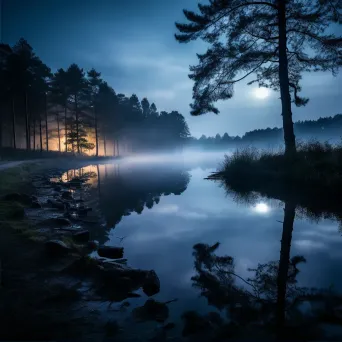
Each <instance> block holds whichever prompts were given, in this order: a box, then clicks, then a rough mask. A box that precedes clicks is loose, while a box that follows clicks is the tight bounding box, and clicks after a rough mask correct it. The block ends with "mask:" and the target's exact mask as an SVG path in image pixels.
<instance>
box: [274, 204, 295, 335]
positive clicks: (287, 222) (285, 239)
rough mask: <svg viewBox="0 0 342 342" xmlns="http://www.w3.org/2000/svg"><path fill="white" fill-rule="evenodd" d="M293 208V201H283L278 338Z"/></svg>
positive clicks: (286, 276) (278, 287) (293, 214)
mask: <svg viewBox="0 0 342 342" xmlns="http://www.w3.org/2000/svg"><path fill="white" fill-rule="evenodd" d="M295 210H296V205H295V204H294V203H292V202H285V209H284V222H283V233H282V237H281V248H280V260H279V269H278V277H277V308H276V323H277V335H278V339H281V338H282V336H283V335H284V334H283V333H284V323H285V309H286V288H287V281H288V272H289V266H290V251H291V240H292V231H293V222H294V218H295Z"/></svg>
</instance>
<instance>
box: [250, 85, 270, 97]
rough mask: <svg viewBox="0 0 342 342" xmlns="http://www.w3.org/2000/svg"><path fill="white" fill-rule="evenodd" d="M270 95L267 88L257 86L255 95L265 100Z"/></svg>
mask: <svg viewBox="0 0 342 342" xmlns="http://www.w3.org/2000/svg"><path fill="white" fill-rule="evenodd" d="M269 95H270V91H269V90H268V89H267V88H263V87H261V88H256V89H255V90H254V96H255V97H256V98H257V99H259V100H264V99H266V98H267V97H268V96H269Z"/></svg>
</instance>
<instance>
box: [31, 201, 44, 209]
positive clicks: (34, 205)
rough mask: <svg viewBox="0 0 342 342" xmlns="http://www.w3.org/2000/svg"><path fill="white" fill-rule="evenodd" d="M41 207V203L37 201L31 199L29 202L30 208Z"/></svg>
mask: <svg viewBox="0 0 342 342" xmlns="http://www.w3.org/2000/svg"><path fill="white" fill-rule="evenodd" d="M41 207H42V206H41V204H40V203H39V202H38V201H33V202H32V203H31V208H33V209H40V208H41Z"/></svg>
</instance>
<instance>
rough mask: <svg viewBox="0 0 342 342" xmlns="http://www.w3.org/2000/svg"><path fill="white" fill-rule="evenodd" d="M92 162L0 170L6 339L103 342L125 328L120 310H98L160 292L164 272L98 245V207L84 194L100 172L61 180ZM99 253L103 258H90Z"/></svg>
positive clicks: (0, 294) (1, 305)
mask: <svg viewBox="0 0 342 342" xmlns="http://www.w3.org/2000/svg"><path fill="white" fill-rule="evenodd" d="M88 164H89V163H88V162H86V163H85V164H82V163H75V162H72V165H71V164H68V163H63V168H60V167H59V166H60V163H59V162H58V163H57V164H56V161H51V162H48V163H45V162H44V164H40V163H29V164H23V165H20V166H17V167H15V168H11V169H8V170H5V171H2V172H0V177H2V179H3V180H4V181H5V182H1V184H2V186H1V189H0V195H1V198H2V199H1V200H0V223H1V224H0V260H1V289H0V321H1V325H2V328H1V331H0V339H1V340H41V339H45V340H65V339H77V340H83V339H87V340H102V339H103V338H106V337H108V336H109V335H110V336H114V335H116V334H117V333H119V332H120V328H119V326H118V324H117V323H116V321H115V320H113V312H112V314H110V312H108V314H107V313H106V315H104V316H103V315H102V314H101V312H99V311H98V310H97V309H95V308H97V307H98V306H99V305H101V303H103V302H104V303H107V305H106V307H107V306H108V305H109V304H110V303H115V302H118V303H119V302H122V301H125V299H127V298H131V297H140V296H141V294H138V293H135V291H137V290H139V289H142V291H143V292H146V295H147V297H149V296H153V295H154V294H155V293H157V292H158V291H159V286H160V285H159V284H158V283H159V280H158V277H157V275H156V274H155V273H154V272H153V271H144V270H136V269H132V268H130V267H128V266H127V264H126V263H127V260H125V259H122V257H123V253H124V249H123V248H122V247H117V248H113V249H108V248H105V247H101V246H100V247H98V246H97V244H96V242H93V243H91V242H92V241H90V236H91V229H100V222H99V220H98V219H96V215H93V216H92V219H91V218H88V217H87V211H88V209H91V208H87V207H86V206H87V203H84V202H83V201H82V200H81V197H82V195H83V193H84V192H85V191H87V179H89V178H90V177H91V176H92V175H88V174H78V175H77V176H76V177H74V178H71V179H68V180H66V181H65V180H64V181H62V179H61V175H62V173H63V171H66V170H67V169H69V168H73V169H75V168H80V167H82V166H84V165H88ZM71 166H72V167H71ZM4 183H6V186H5V185H4ZM94 217H95V219H94ZM94 250H97V252H95V253H97V254H98V255H100V251H101V253H102V256H103V258H99V257H96V256H95V258H91V259H90V258H89V254H90V253H92V252H93V251H94ZM114 252H115V253H116V254H115V255H114V254H113V253H114ZM118 252H120V253H118ZM93 253H94V252H93ZM119 254H120V255H119ZM127 305H129V303H128V302H125V305H124V306H123V308H124V309H125V308H126V306H127ZM120 308H121V304H120V306H119V309H116V310H115V312H118V313H117V315H120V314H121V311H120ZM104 311H105V312H106V309H104ZM114 314H115V313H114Z"/></svg>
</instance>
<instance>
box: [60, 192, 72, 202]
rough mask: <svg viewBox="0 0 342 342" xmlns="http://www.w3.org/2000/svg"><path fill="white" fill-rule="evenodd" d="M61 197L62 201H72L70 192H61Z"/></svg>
mask: <svg viewBox="0 0 342 342" xmlns="http://www.w3.org/2000/svg"><path fill="white" fill-rule="evenodd" d="M61 197H62V199H64V200H68V201H69V200H70V201H71V200H72V199H73V197H72V193H71V192H70V191H63V192H62V195H61Z"/></svg>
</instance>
